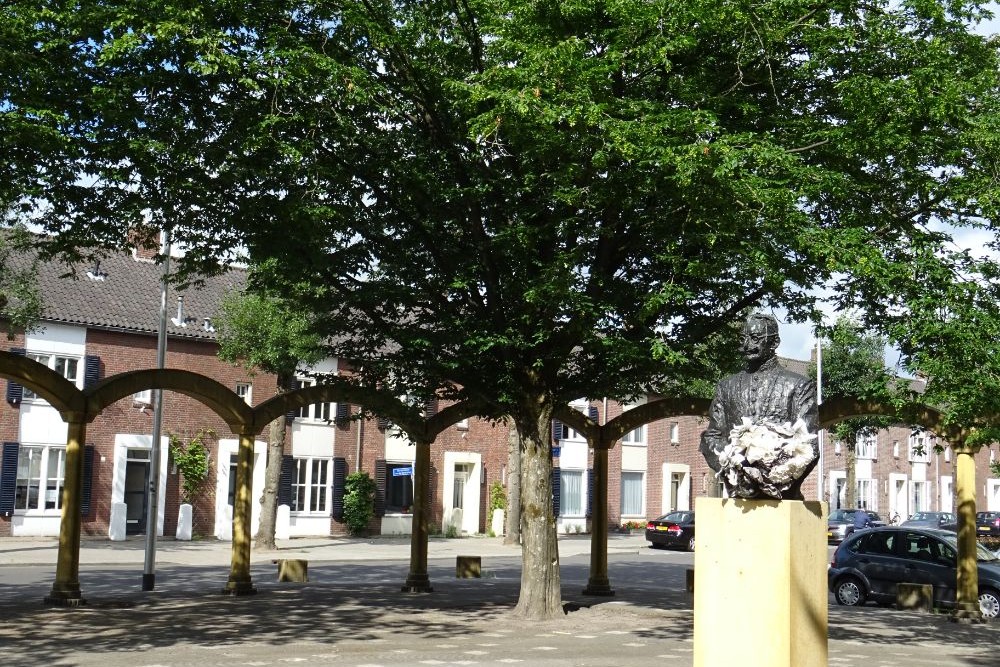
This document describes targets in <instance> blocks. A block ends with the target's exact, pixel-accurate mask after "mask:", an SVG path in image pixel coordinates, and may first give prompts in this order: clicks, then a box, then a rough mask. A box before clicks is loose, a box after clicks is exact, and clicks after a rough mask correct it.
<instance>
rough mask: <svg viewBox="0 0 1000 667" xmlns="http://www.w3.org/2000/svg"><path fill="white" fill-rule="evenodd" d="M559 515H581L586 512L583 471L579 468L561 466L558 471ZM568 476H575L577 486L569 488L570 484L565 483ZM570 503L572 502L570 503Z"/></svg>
mask: <svg viewBox="0 0 1000 667" xmlns="http://www.w3.org/2000/svg"><path fill="white" fill-rule="evenodd" d="M559 475H560V480H559V516H564V517H582V516H584V515H585V514H586V496H585V495H584V494H585V493H586V489H587V487H586V480H585V479H584V471H583V470H579V469H568V468H561V469H560V471H559ZM568 477H575V478H577V479H579V488H578V489H575V493H574V489H572V488H571V486H572V485H570V484H567V483H566V480H567V478H568ZM571 503H572V504H571Z"/></svg>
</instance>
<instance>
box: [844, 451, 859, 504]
mask: <svg viewBox="0 0 1000 667" xmlns="http://www.w3.org/2000/svg"><path fill="white" fill-rule="evenodd" d="M844 467H845V468H846V469H847V478H846V479H845V480H844V487H845V488H844V506H845V507H849V508H853V507H857V506H858V445H857V440H856V439H855V440H854V441H853V442H845V443H844Z"/></svg>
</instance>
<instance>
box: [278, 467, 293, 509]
mask: <svg viewBox="0 0 1000 667" xmlns="http://www.w3.org/2000/svg"><path fill="white" fill-rule="evenodd" d="M294 478H295V459H294V458H293V457H291V456H288V455H285V456H282V457H281V477H279V478H278V504H279V505H288V506H289V507H291V506H292V480H293V479H294Z"/></svg>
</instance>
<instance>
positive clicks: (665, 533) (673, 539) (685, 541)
mask: <svg viewBox="0 0 1000 667" xmlns="http://www.w3.org/2000/svg"><path fill="white" fill-rule="evenodd" d="M646 539H647V540H649V546H650V547H651V548H654V549H655V548H657V547H674V548H680V549H686V550H688V551H694V512H691V511H689V510H678V511H676V512H668V513H666V514H664V515H663V516H661V517H658V518H656V519H653V520H652V521H650V522H649V523H647V524H646Z"/></svg>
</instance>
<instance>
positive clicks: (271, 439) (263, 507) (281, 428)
mask: <svg viewBox="0 0 1000 667" xmlns="http://www.w3.org/2000/svg"><path fill="white" fill-rule="evenodd" d="M284 453H285V416H284V415H282V416H281V417H278V418H277V419H275V420H274V421H272V422H271V425H270V426H269V427H268V435H267V467H266V468H265V469H264V494H263V495H262V496H261V497H260V526H259V527H258V528H257V535H256V536H255V538H254V548H255V549H270V550H274V549H277V548H278V545H277V544H275V543H274V530H275V524H277V522H278V486H279V484H280V483H281V457H282V456H284Z"/></svg>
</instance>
